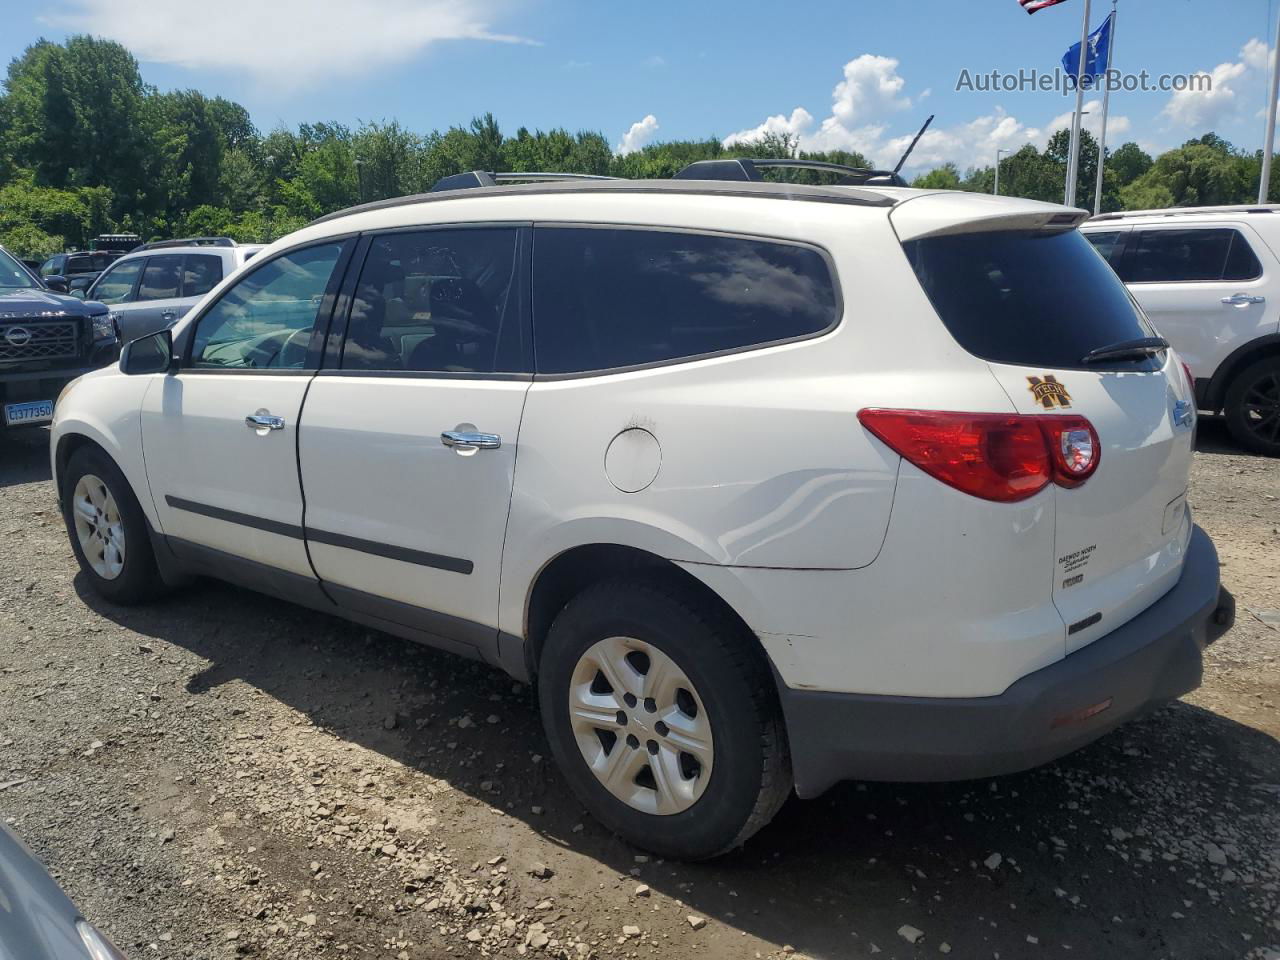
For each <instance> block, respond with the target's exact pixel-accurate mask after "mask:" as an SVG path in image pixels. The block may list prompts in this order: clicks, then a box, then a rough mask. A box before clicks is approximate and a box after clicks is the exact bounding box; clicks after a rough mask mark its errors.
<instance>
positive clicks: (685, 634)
mask: <svg viewBox="0 0 1280 960" xmlns="http://www.w3.org/2000/svg"><path fill="white" fill-rule="evenodd" d="M538 690H539V699H540V702H541V708H542V720H543V723H544V725H545V726H546V728H547V734H548V737H549V738H550V740H551V747H552V752H553V753H554V754H555V756H556V759H557V761H558V762H559V764H560V767H561V769H562V770H563V771H564V773H565V776H566V778H567V779H568V781H569V785H570V787H571V788H572V789H573V791H574V792H575V793H576V794H577V796H578V797H579V799H581V800H582V802H583V803H584V804H585V805H586V807H587V809H588V810H589V811H590V812H591V813H592V815H593V816H595V817H596V819H598V820H599V821H600V822H601V823H603V824H604V825H605V826H606V827H608V828H609V829H611V830H613V831H614V832H616V833H618V834H619V835H621V836H622V837H624V838H625V839H627V840H629V841H630V842H631V843H633V844H635V845H636V846H639V847H642V848H644V849H647V850H652V851H653V852H655V853H658V854H661V855H663V856H667V857H673V858H680V859H703V858H706V857H712V856H715V855H717V854H720V853H724V852H726V851H728V850H731V849H733V848H734V847H736V846H739V845H741V844H742V843H743V842H745V841H746V839H747V838H748V837H750V836H751V835H752V834H753V833H755V832H756V831H757V830H759V829H760V828H761V827H762V826H764V825H765V824H766V823H768V821H769V820H770V819H771V818H772V817H773V815H774V814H775V813H776V812H777V810H778V808H779V807H780V806H781V805H782V803H783V801H784V800H785V799H786V797H787V795H788V794H789V792H790V790H791V766H790V759H789V756H788V753H787V744H786V737H785V732H784V730H783V723H782V716H781V712H780V709H779V706H778V702H777V695H776V692H775V691H774V689H773V684H772V680H771V678H770V675H769V672H768V670H767V668H766V666H765V664H764V663H763V662H762V657H761V656H760V654H759V653H758V651H757V650H756V649H755V648H754V647H753V646H752V643H751V640H750V638H749V637H744V636H743V631H742V627H741V625H740V624H738V623H737V622H736V621H735V620H733V618H731V617H730V616H729V615H728V614H726V613H724V612H723V611H720V610H717V609H714V607H713V606H712V605H710V604H707V603H703V602H701V598H698V597H695V596H694V595H692V594H690V593H689V592H688V591H686V590H685V589H683V588H682V587H681V586H680V585H678V584H672V583H665V582H661V581H656V580H655V581H635V580H615V581H607V582H604V583H600V584H597V585H595V586H593V587H590V588H588V589H587V590H586V591H584V592H583V593H582V594H580V595H579V596H577V597H576V598H574V599H573V600H572V601H571V602H570V603H569V604H568V606H566V607H565V609H564V610H563V611H561V613H560V615H559V616H558V617H557V618H556V620H555V622H554V623H553V624H552V627H551V630H550V632H549V633H548V636H547V642H546V645H545V648H544V650H543V652H542V658H541V671H540V673H539V677H538Z"/></svg>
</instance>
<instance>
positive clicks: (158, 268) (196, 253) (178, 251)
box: [84, 237, 263, 343]
mask: <svg viewBox="0 0 1280 960" xmlns="http://www.w3.org/2000/svg"><path fill="white" fill-rule="evenodd" d="M262 246H263V245H262V244H258V243H236V242H235V241H234V240H232V239H231V238H230V237H187V238H185V239H182V240H158V241H155V242H153V243H144V244H143V245H142V246H140V247H137V248H135V249H133V250H131V251H130V252H129V253H127V254H125V255H124V256H123V257H121V258H120V259H119V260H117V261H116V262H115V263H113V264H112V265H111V266H110V267H109V268H108V269H107V270H105V271H103V273H102V275H101V276H100V277H98V279H97V280H95V281H94V284H93V286H91V287H90V288H89V289H88V290H87V291H86V292H85V294H84V298H85V299H86V300H97V301H99V302H100V303H105V304H107V306H109V307H110V308H111V315H112V316H113V317H114V318H115V321H116V326H117V327H118V329H119V332H120V342H121V343H128V342H129V341H130V340H136V339H138V338H139V337H143V336H146V335H147V334H151V333H156V332H158V331H160V330H163V329H165V328H166V327H171V326H173V325H174V324H175V323H176V322H177V321H178V320H180V319H182V317H183V316H184V315H185V314H186V312H187V311H188V310H190V309H191V308H192V307H193V306H195V304H196V303H197V301H199V299H200V298H201V297H203V296H204V295H205V294H206V293H208V292H209V291H210V290H212V289H213V288H214V287H215V286H217V285H218V283H219V282H220V281H221V280H222V278H223V277H227V276H230V275H231V274H232V273H234V272H235V271H237V270H239V269H240V268H241V267H242V266H244V264H245V263H246V262H247V261H248V260H249V259H250V258H251V257H252V256H253V255H254V254H255V253H257V252H258V251H259V250H261V249H262Z"/></svg>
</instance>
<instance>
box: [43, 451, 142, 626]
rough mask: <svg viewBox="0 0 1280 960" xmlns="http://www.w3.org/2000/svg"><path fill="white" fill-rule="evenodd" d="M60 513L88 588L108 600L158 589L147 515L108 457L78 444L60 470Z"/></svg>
mask: <svg viewBox="0 0 1280 960" xmlns="http://www.w3.org/2000/svg"><path fill="white" fill-rule="evenodd" d="M62 482H63V488H62V490H63V495H62V514H63V519H64V520H65V521H66V525H67V533H68V535H69V536H70V538H71V548H72V550H73V551H74V552H75V555H76V560H77V561H79V563H80V569H81V570H82V571H83V572H84V574H85V576H86V577H87V578H88V580H89V582H90V583H91V584H92V585H93V589H94V590H95V591H96V592H97V593H98V594H100V595H101V596H102V597H104V598H106V599H107V600H110V601H112V602H113V603H120V604H131V603H140V602H142V601H144V600H148V599H150V598H152V597H154V596H156V595H157V594H158V593H160V592H161V590H162V589H163V581H162V580H161V579H160V573H159V571H158V570H157V568H156V559H155V554H154V553H153V552H152V549H151V539H150V537H149V536H148V532H147V520H146V517H145V516H144V515H143V513H142V508H141V507H140V506H139V505H138V500H137V498H136V497H135V496H134V495H133V490H132V489H130V487H129V483H128V481H127V480H125V478H124V474H123V473H121V472H120V468H119V467H117V466H116V465H115V464H114V463H113V462H112V461H111V459H110V458H109V457H108V456H107V455H106V454H104V453H102V452H101V451H100V450H97V449H95V448H93V447H81V448H80V449H79V450H77V451H76V452H75V453H74V454H72V455H71V459H70V460H69V461H68V462H67V468H66V472H65V473H64V475H63V481H62Z"/></svg>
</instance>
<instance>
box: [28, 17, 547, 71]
mask: <svg viewBox="0 0 1280 960" xmlns="http://www.w3.org/2000/svg"><path fill="white" fill-rule="evenodd" d="M501 2H502V0H361V3H360V4H359V7H358V9H357V8H353V7H352V5H351V4H349V3H346V2H344V0H270V2H267V3H252V4H244V3H231V4H222V5H220V6H218V7H217V8H216V9H213V8H210V7H208V6H206V5H202V4H196V3H182V2H177V0H165V2H161V3H156V2H154V0H67V3H66V5H65V8H64V9H63V10H62V11H61V12H54V13H51V14H49V15H47V16H46V17H45V18H44V19H45V20H46V21H47V22H48V23H50V24H52V25H54V26H58V27H63V28H65V29H67V30H69V31H75V32H83V33H91V34H94V35H97V36H103V37H109V38H110V39H112V40H118V41H120V42H121V43H124V44H125V45H127V46H128V48H129V49H130V50H131V51H132V52H133V53H134V54H135V55H136V56H137V57H138V58H139V59H140V60H144V61H147V62H151V63H168V64H174V65H176V66H181V67H189V68H193V69H207V70H225V71H230V72H240V73H244V74H247V75H249V76H251V77H253V78H254V79H255V80H258V81H260V82H266V83H270V84H272V85H273V86H274V87H276V88H277V89H285V90H287V89H290V88H295V89H296V88H298V87H302V86H305V85H307V84H310V83H314V82H315V81H317V80H321V79H323V78H324V77H326V76H331V75H333V74H334V73H335V72H337V73H346V74H358V73H364V72H368V71H373V70H377V69H380V68H382V67H384V66H386V65H387V64H388V63H394V62H397V61H404V60H408V59H410V58H411V57H414V56H417V55H419V54H421V53H422V52H423V51H424V50H426V49H427V48H428V47H430V46H431V45H432V44H434V43H438V42H439V41H442V40H487V41H496V42H500V43H532V42H533V41H530V40H527V39H524V38H522V37H515V36H511V35H509V34H503V33H495V32H493V31H492V30H490V29H489V22H490V20H491V18H492V17H493V16H494V15H496V14H497V13H498V12H499V3H501Z"/></svg>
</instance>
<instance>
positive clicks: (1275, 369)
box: [1224, 357, 1280, 457]
mask: <svg viewBox="0 0 1280 960" xmlns="http://www.w3.org/2000/svg"><path fill="white" fill-rule="evenodd" d="M1224 407H1225V413H1226V417H1227V429H1228V430H1230V431H1231V435H1232V436H1233V437H1235V439H1236V442H1237V443H1239V444H1240V445H1241V446H1242V447H1245V448H1246V449H1248V450H1252V451H1253V452H1254V453H1261V454H1264V455H1266V456H1269V457H1280V357H1268V358H1267V359H1265V360H1259V361H1258V362H1257V363H1255V364H1252V365H1250V366H1248V367H1246V368H1245V369H1244V370H1242V371H1241V372H1240V373H1238V374H1237V375H1236V377H1235V379H1234V380H1232V381H1231V386H1229V387H1228V388H1227V396H1226V402H1225V404H1224Z"/></svg>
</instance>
